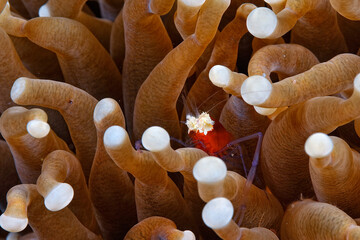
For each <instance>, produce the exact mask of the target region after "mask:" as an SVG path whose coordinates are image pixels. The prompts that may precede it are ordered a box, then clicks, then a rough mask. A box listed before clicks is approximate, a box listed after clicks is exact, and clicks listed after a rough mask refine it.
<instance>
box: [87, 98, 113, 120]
mask: <svg viewBox="0 0 360 240" xmlns="http://www.w3.org/2000/svg"><path fill="white" fill-rule="evenodd" d="M116 104H117V102H116V101H115V100H114V99H112V98H104V99H102V100H100V101H99V102H98V103H97V104H96V106H95V109H94V115H93V117H94V121H95V123H98V122H100V121H101V120H102V119H103V118H104V117H106V116H107V115H108V114H110V113H111V112H113V111H114V110H115V109H116Z"/></svg>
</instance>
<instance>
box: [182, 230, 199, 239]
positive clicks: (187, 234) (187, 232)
mask: <svg viewBox="0 0 360 240" xmlns="http://www.w3.org/2000/svg"><path fill="white" fill-rule="evenodd" d="M195 239H196V237H195V234H194V233H193V232H192V231H190V230H185V231H184V236H183V238H182V239H181V240H195Z"/></svg>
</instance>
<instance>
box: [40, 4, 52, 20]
mask: <svg viewBox="0 0 360 240" xmlns="http://www.w3.org/2000/svg"><path fill="white" fill-rule="evenodd" d="M39 17H51V13H50V9H49V7H48V5H47V4H44V5H42V6H41V7H40V8H39Z"/></svg>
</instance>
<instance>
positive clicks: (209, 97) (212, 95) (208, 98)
mask: <svg viewBox="0 0 360 240" xmlns="http://www.w3.org/2000/svg"><path fill="white" fill-rule="evenodd" d="M222 91H224V90H223V89H219V90H217V91H216V92H214V93H213V94H211V95H210V96H208V97H207V98H206V99H205V100H204V101H203V102H202V103H200V105H199V106H198V109H199V108H200V107H202V105H204V103H206V102H207V101H208V100H210V99H211V98H212V97H214V96H215V95H216V94H219V93H221V92H222ZM222 101H223V100H222ZM222 101H221V102H222ZM221 102H220V103H221ZM217 105H218V104H216V105H215V106H217ZM213 108H214V107H212V108H211V109H213ZM207 112H210V110H208V111H207Z"/></svg>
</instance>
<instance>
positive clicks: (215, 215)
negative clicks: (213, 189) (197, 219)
mask: <svg viewBox="0 0 360 240" xmlns="http://www.w3.org/2000/svg"><path fill="white" fill-rule="evenodd" d="M233 215H234V207H233V205H232V203H231V202H230V201H229V200H228V199H227V198H223V197H220V198H214V199H212V200H211V201H209V202H208V203H207V204H206V205H205V207H204V208H203V211H202V219H203V221H204V223H205V224H206V226H208V227H210V228H212V229H220V228H223V227H225V226H226V225H228V224H229V222H230V221H231V219H232V217H233Z"/></svg>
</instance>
